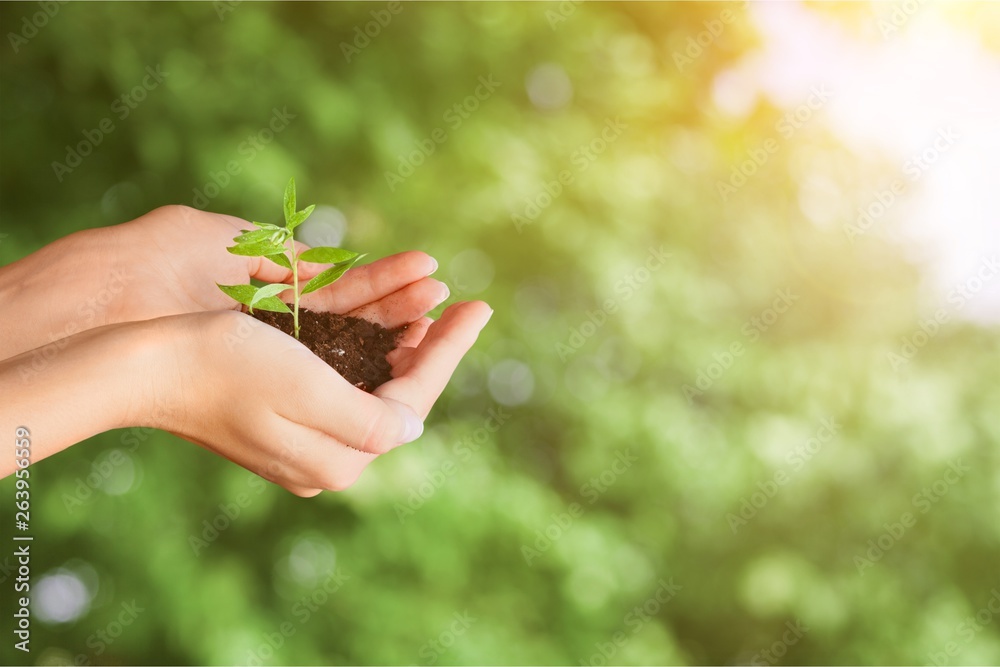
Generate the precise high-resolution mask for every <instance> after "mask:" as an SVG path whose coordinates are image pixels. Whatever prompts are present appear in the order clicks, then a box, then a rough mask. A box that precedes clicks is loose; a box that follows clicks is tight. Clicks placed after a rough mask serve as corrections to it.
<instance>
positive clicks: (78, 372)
mask: <svg viewBox="0 0 1000 667" xmlns="http://www.w3.org/2000/svg"><path fill="white" fill-rule="evenodd" d="M156 329H157V327H156V325H154V324H150V323H139V324H135V325H132V324H124V325H111V326H106V327H100V328H97V329H94V330H91V331H86V332H83V333H80V334H76V335H74V336H70V337H68V338H65V339H63V340H60V341H57V342H55V343H50V344H48V345H45V346H42V347H40V348H36V349H34V350H31V351H30V352H26V353H24V354H21V355H18V356H16V357H13V358H10V359H7V360H5V361H2V362H0V405H2V406H3V409H2V410H0V423H2V424H3V427H4V428H5V429H7V430H10V429H11V428H14V427H15V426H20V425H23V426H27V427H28V428H30V429H31V433H32V435H33V438H34V443H35V445H34V447H33V454H34V457H33V459H34V460H40V459H43V458H45V457H47V456H50V455H52V454H54V453H56V452H58V451H61V450H63V449H66V448H67V447H69V446H71V445H73V444H75V443H77V442H80V441H82V440H85V439H87V438H90V437H92V436H94V435H96V434H98V433H102V432H104V431H107V430H110V429H113V428H121V427H125V426H136V425H147V424H150V420H149V419H147V415H149V414H150V413H151V412H155V406H156V399H157V394H156V386H157V385H156V379H157V378H158V377H159V375H161V373H160V372H159V371H161V366H162V364H163V362H162V356H163V345H164V343H163V342H162V338H161V337H160V335H159V333H158V332H157V331H156ZM7 422H10V424H8V423H7ZM15 422H16V424H15ZM150 425H153V424H150Z"/></svg>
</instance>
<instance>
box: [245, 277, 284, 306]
mask: <svg viewBox="0 0 1000 667" xmlns="http://www.w3.org/2000/svg"><path fill="white" fill-rule="evenodd" d="M290 289H292V286H291V285H285V284H284V283H272V284H270V285H264V286H263V287H261V288H259V289H258V290H257V293H256V294H254V295H253V298H252V299H250V303H249V304H247V305H249V306H250V307H251V308H253V307H254V306H256V305H257V304H259V303H260V302H261V301H263V300H264V299H267V298H270V297H274V296H277V295H279V294H281V293H282V292H284V291H286V290H290ZM279 300H280V299H279Z"/></svg>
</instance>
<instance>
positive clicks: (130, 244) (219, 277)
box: [0, 206, 448, 358]
mask: <svg viewBox="0 0 1000 667" xmlns="http://www.w3.org/2000/svg"><path fill="white" fill-rule="evenodd" d="M250 227H251V226H250V223H248V222H247V221H245V220H241V219H239V218H234V217H232V216H226V215H220V214H215V213H206V212H203V211H198V210H196V209H192V208H188V207H185V206H165V207H162V208H158V209H156V210H154V211H152V212H150V213H147V214H146V215H144V216H142V217H140V218H137V219H136V220H133V221H131V222H128V223H125V224H122V225H116V226H113V227H106V228H101V229H94V230H87V231H85V232H80V233H77V234H72V235H70V236H68V237H66V238H63V239H60V240H59V241H56V242H55V243H52V244H50V245H49V246H46V247H45V248H43V249H41V250H40V251H38V252H36V253H33V254H32V255H30V256H28V257H26V258H24V259H22V260H19V261H18V262H15V263H14V264H12V265H10V266H7V267H3V269H0V274H2V276H0V277H2V280H0V304H3V306H4V308H5V314H6V315H7V317H6V318H5V322H4V324H3V325H2V333H3V334H4V335H3V343H2V345H0V358H7V357H11V356H14V355H16V354H19V353H21V352H24V351H26V350H30V349H33V348H36V347H39V346H41V345H43V344H46V343H49V342H51V341H53V340H57V339H60V338H65V337H67V336H71V335H73V334H75V333H78V332H81V331H86V330H89V329H92V328H95V327H99V326H104V325H108V324H116V323H122V322H130V321H137V320H145V319H152V318H155V317H164V316H169V315H178V314H183V313H196V312H205V311H212V310H222V309H233V310H238V309H239V308H240V305H239V304H237V303H236V302H235V301H233V300H232V299H230V298H229V297H228V296H226V295H225V294H223V293H222V292H221V291H220V290H219V289H218V287H216V285H215V283H222V284H241V283H247V282H249V280H250V278H257V279H260V280H264V281H267V282H287V281H289V280H290V277H291V276H290V272H289V271H288V269H285V268H282V267H280V266H278V265H277V264H274V263H273V262H271V261H269V260H267V259H264V258H261V257H242V256H238V255H233V254H231V253H229V252H227V251H226V248H227V247H228V246H229V245H231V244H232V239H233V237H234V236H236V235H237V234H238V233H239V232H240V231H241V230H244V229H249V228H250ZM299 245H300V247H301V248H305V247H306V246H304V245H301V244H299ZM436 267H437V263H436V262H435V261H434V260H433V259H432V258H431V257H429V256H427V255H426V254H424V253H421V252H406V253H401V254H399V255H394V256H391V257H386V258H384V259H381V260H378V261H376V262H373V263H372V264H369V265H366V266H360V267H355V268H352V269H351V270H350V271H348V272H347V273H346V274H345V275H344V276H343V277H342V278H341V279H340V280H338V281H337V282H336V283H334V284H333V285H331V286H328V287H326V288H324V289H322V290H320V291H318V292H315V293H313V294H309V295H306V297H305V298H303V300H302V305H303V306H304V307H306V308H311V309H314V310H329V311H332V312H336V313H338V314H348V315H353V316H356V317H365V318H367V319H370V320H372V321H375V322H378V323H380V324H382V325H384V326H387V327H396V326H400V325H402V324H406V323H408V322H412V321H415V320H418V319H419V318H420V317H422V316H423V315H424V314H425V313H427V312H428V311H430V310H431V309H433V308H434V307H436V306H437V305H438V304H440V303H441V302H442V301H444V300H445V299H446V298H447V296H448V290H447V287H446V286H445V285H444V284H443V283H440V282H438V281H436V280H433V279H431V278H428V277H427V276H428V275H429V274H431V273H433V271H434V270H435V269H436ZM324 268H326V266H325V265H321V264H310V263H302V265H301V276H302V277H303V278H304V279H306V280H308V279H309V278H310V277H312V276H313V275H315V274H316V273H319V272H320V271H322V270H323V269H324ZM41 301H44V302H45V304H46V308H45V309H44V311H40V310H39V308H38V304H39V302H41Z"/></svg>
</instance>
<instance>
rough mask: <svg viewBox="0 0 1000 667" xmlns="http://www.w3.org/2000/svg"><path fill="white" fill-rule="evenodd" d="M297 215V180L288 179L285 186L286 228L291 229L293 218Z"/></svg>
mask: <svg viewBox="0 0 1000 667" xmlns="http://www.w3.org/2000/svg"><path fill="white" fill-rule="evenodd" d="M294 215H295V179H294V178H290V179H288V185H286V186H285V226H286V227H291V224H290V223H291V221H292V216H294Z"/></svg>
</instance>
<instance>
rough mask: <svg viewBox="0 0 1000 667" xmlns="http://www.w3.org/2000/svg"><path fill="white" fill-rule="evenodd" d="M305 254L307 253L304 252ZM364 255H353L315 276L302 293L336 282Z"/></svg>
mask: <svg viewBox="0 0 1000 667" xmlns="http://www.w3.org/2000/svg"><path fill="white" fill-rule="evenodd" d="M303 254H305V253H303ZM362 257H364V255H358V256H357V257H353V258H351V259H349V260H347V261H346V262H341V263H340V264H335V265H334V266H332V267H330V268H329V269H327V270H326V271H324V272H323V273H320V274H319V275H317V276H316V277H315V278H313V279H312V280H310V281H309V282H307V283H306V286H305V287H303V288H302V291H301V292H300V294H309V293H310V292H315V291H316V290H318V289H320V288H322V287H326V286H327V285H329V284H331V283H333V282H336V281H337V279H338V278H340V277H341V276H342V275H344V274H345V273H346V272H347V270H348V269H349V268H351V267H352V266H354V263H355V262H357V261H358V260H359V259H361V258H362Z"/></svg>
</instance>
